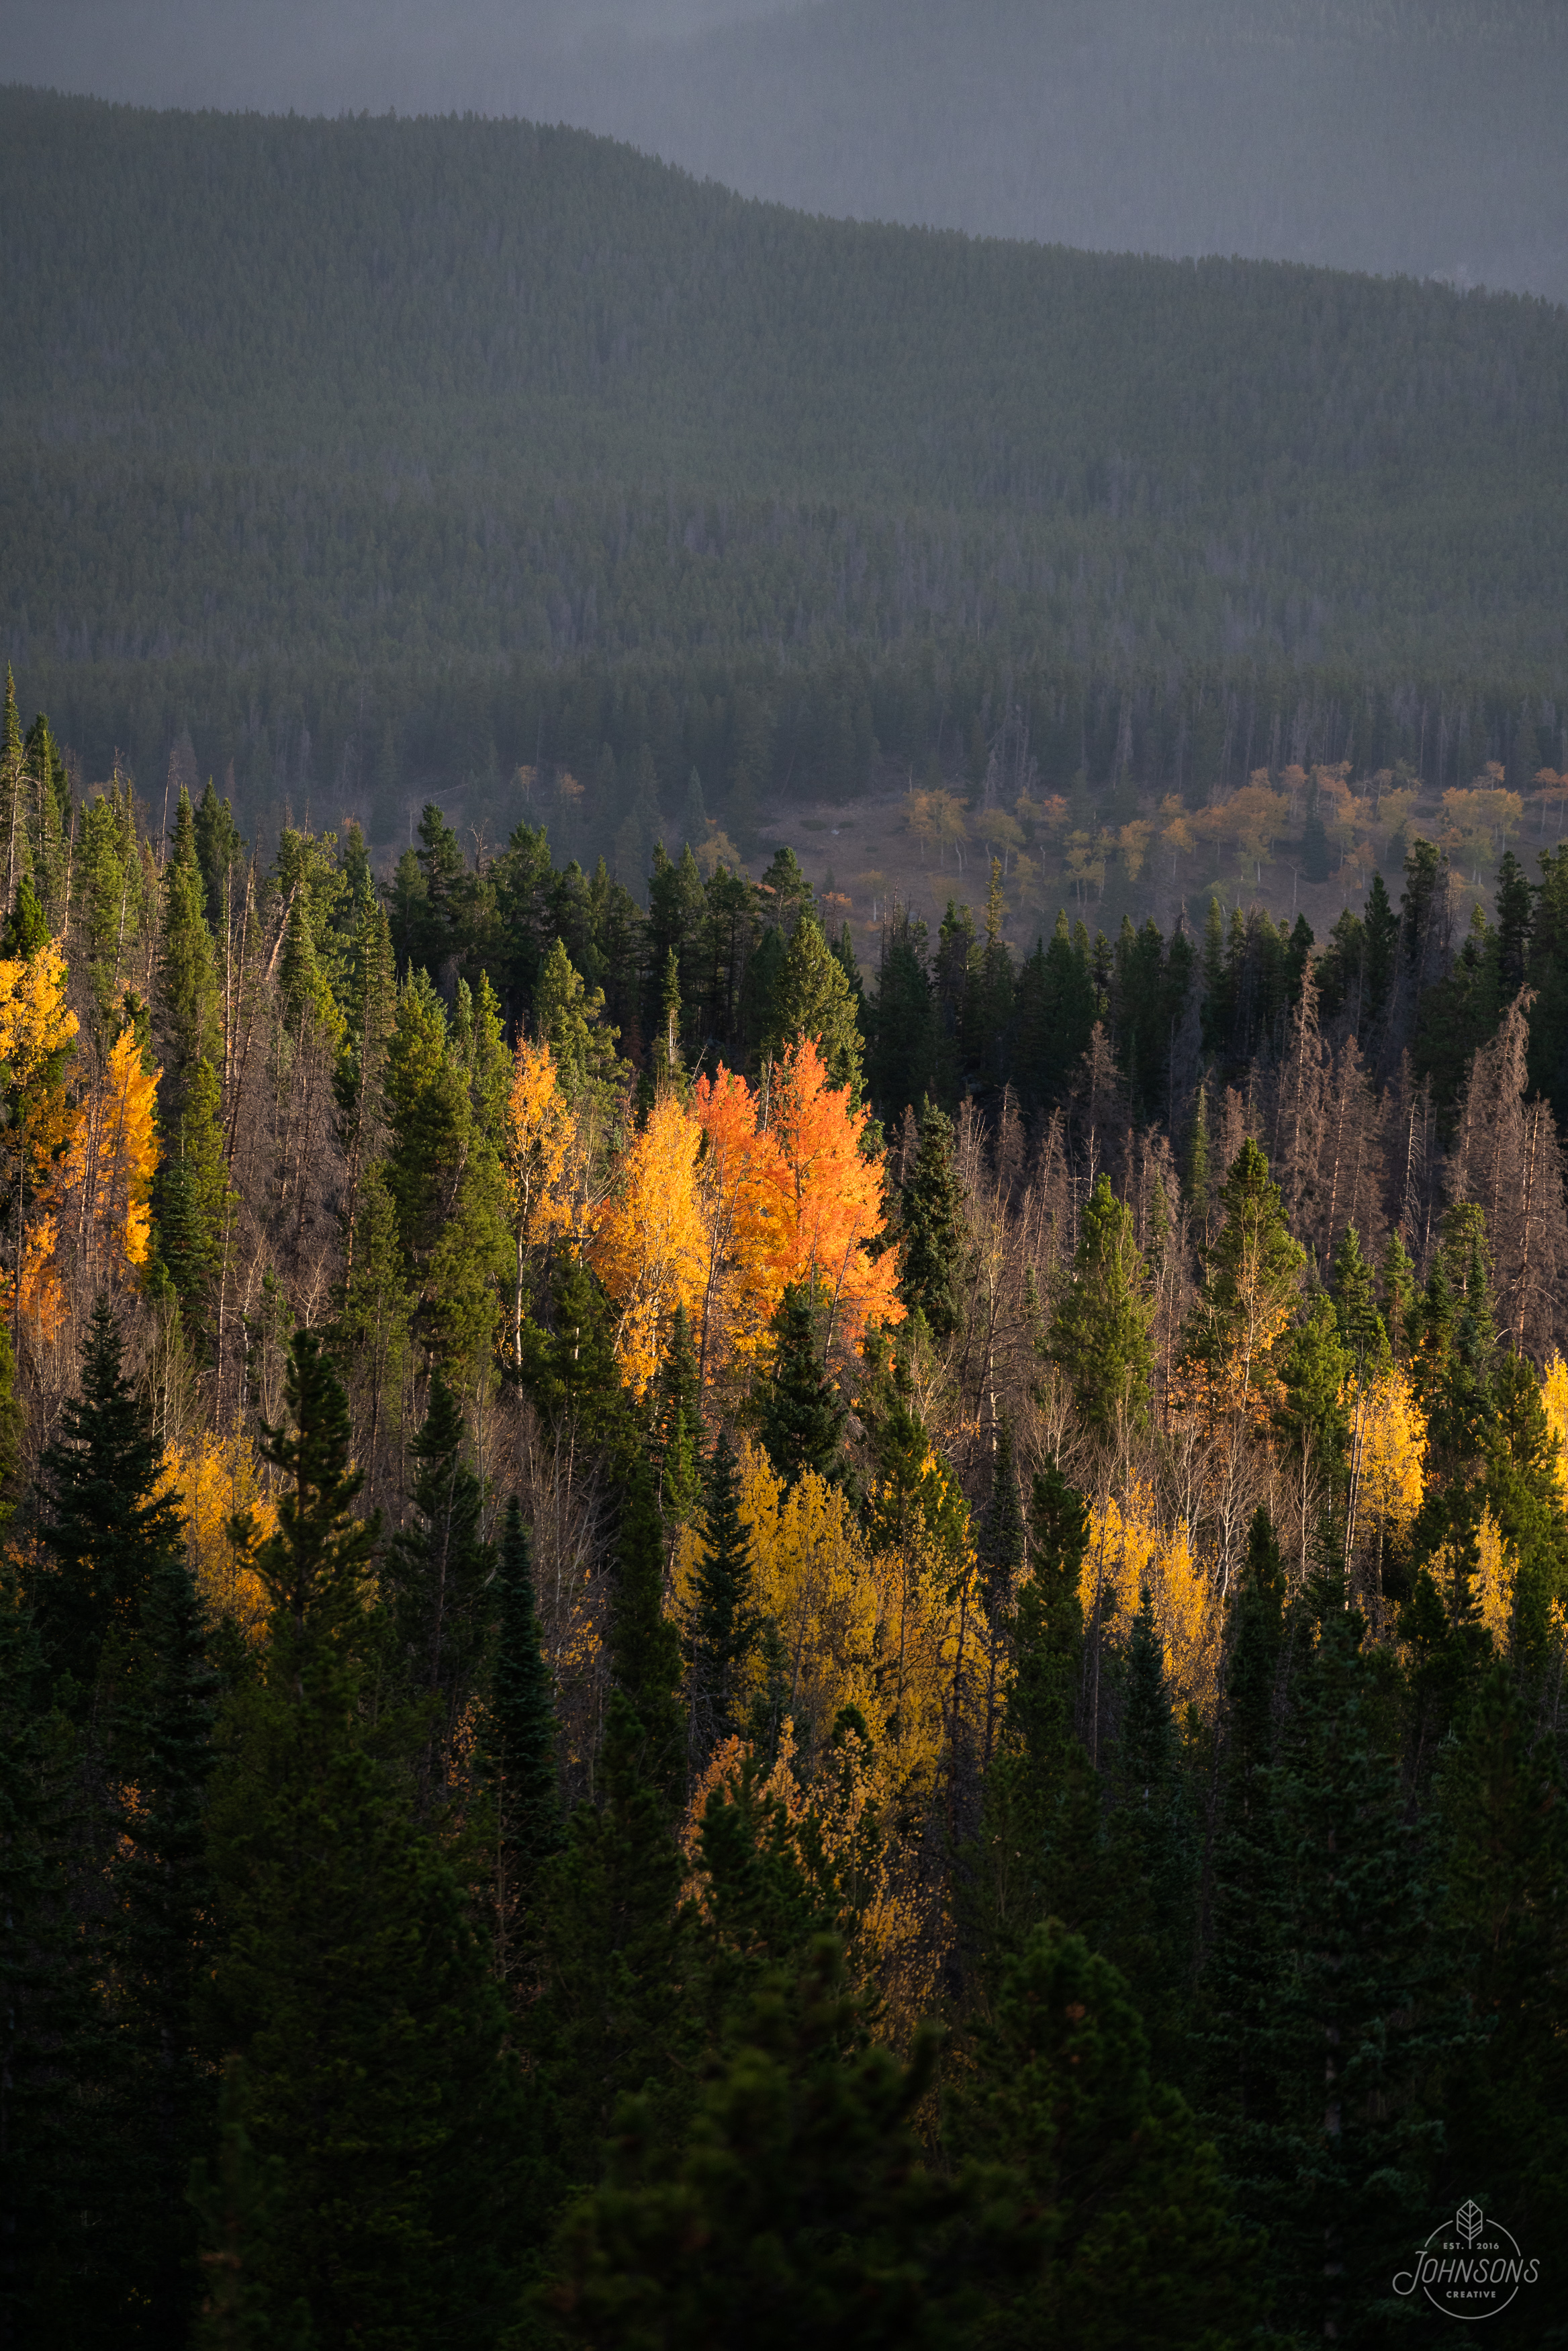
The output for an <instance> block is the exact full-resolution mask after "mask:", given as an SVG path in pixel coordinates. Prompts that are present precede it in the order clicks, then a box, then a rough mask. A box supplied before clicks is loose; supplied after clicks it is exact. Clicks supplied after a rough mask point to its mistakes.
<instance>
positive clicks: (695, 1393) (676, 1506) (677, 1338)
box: [650, 1301, 702, 1527]
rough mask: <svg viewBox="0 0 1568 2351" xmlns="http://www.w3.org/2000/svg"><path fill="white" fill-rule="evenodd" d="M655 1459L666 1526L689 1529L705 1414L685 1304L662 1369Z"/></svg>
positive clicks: (673, 1321)
mask: <svg viewBox="0 0 1568 2351" xmlns="http://www.w3.org/2000/svg"><path fill="white" fill-rule="evenodd" d="M650 1458H651V1460H652V1464H653V1468H654V1473H655V1475H656V1477H657V1478H658V1480H659V1509H660V1510H661V1511H662V1512H663V1515H664V1520H665V1524H666V1525H667V1526H670V1527H682V1526H687V1525H689V1524H690V1522H691V1518H692V1516H693V1514H694V1512H695V1511H696V1509H697V1506H698V1503H699V1502H700V1500H701V1493H702V1415H701V1391H700V1386H699V1382H698V1376H697V1350H696V1348H695V1346H694V1345H693V1344H692V1340H691V1318H690V1316H689V1315H688V1314H687V1311H686V1307H685V1303H684V1301H677V1303H676V1308H675V1312H674V1314H673V1315H672V1316H671V1318H670V1343H669V1345H668V1347H667V1348H666V1349H665V1353H664V1361H663V1362H662V1364H660V1365H659V1378H658V1382H657V1384H656V1386H655V1390H654V1396H653V1432H652V1445H651V1449H650Z"/></svg>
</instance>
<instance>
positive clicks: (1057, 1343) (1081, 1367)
mask: <svg viewBox="0 0 1568 2351" xmlns="http://www.w3.org/2000/svg"><path fill="white" fill-rule="evenodd" d="M1153 1325H1154V1292H1153V1288H1152V1286H1151V1284H1150V1281H1149V1278H1148V1269H1147V1266H1146V1265H1145V1263H1144V1261H1143V1257H1142V1254H1141V1252H1140V1251H1139V1249H1138V1247H1137V1240H1136V1238H1135V1237H1134V1227H1133V1217H1132V1211H1131V1210H1130V1209H1129V1208H1127V1207H1126V1206H1125V1205H1124V1204H1123V1203H1122V1202H1121V1201H1120V1200H1118V1199H1116V1197H1115V1196H1114V1195H1113V1193H1112V1191H1111V1186H1110V1179H1109V1178H1108V1176H1105V1175H1102V1176H1101V1177H1100V1178H1099V1180H1098V1182H1097V1183H1096V1186H1095V1188H1094V1190H1093V1192H1092V1193H1091V1194H1090V1196H1089V1197H1088V1200H1087V1201H1086V1202H1085V1207H1084V1222H1083V1238H1081V1239H1080V1241H1079V1243H1078V1249H1077V1254H1076V1256H1075V1259H1074V1260H1073V1275H1072V1280H1071V1281H1070V1283H1069V1284H1068V1286H1067V1288H1066V1289H1065V1290H1064V1292H1063V1294H1062V1299H1061V1301H1060V1303H1059V1305H1058V1306H1057V1309H1056V1311H1055V1314H1054V1316H1053V1318H1052V1322H1051V1330H1050V1335H1049V1337H1048V1339H1047V1341H1046V1349H1045V1352H1046V1353H1047V1354H1048V1355H1049V1356H1050V1357H1051V1359H1052V1361H1053V1362H1054V1363H1055V1364H1057V1366H1058V1367H1059V1369H1060V1370H1061V1372H1062V1374H1063V1376H1064V1379H1065V1380H1066V1382H1067V1384H1068V1386H1069V1387H1070V1388H1071V1389H1072V1392H1073V1400H1074V1403H1075V1406H1076V1408H1077V1413H1078V1416H1079V1418H1080V1419H1081V1420H1082V1421H1083V1423H1084V1424H1085V1426H1086V1427H1087V1428H1089V1429H1091V1430H1092V1431H1093V1432H1094V1434H1095V1435H1096V1436H1097V1437H1113V1436H1114V1435H1115V1434H1116V1430H1117V1429H1118V1428H1119V1427H1121V1426H1123V1425H1124V1424H1125V1425H1126V1426H1128V1427H1140V1426H1143V1425H1144V1424H1145V1423H1146V1422H1147V1417H1148V1390H1149V1381H1150V1378H1151V1376H1152V1374H1153V1371H1154V1341H1153V1337H1152V1335H1151V1333H1152V1330H1153Z"/></svg>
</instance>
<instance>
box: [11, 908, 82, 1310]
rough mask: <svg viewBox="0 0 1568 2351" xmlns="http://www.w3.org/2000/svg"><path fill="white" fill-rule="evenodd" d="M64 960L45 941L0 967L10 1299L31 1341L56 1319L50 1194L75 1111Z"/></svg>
mask: <svg viewBox="0 0 1568 2351" xmlns="http://www.w3.org/2000/svg"><path fill="white" fill-rule="evenodd" d="M65 996H66V967H65V958H64V956H62V955H61V952H60V948H59V946H58V943H57V941H56V940H54V939H50V940H48V941H47V943H46V944H45V945H44V946H41V947H40V948H39V949H38V950H37V952H36V954H35V955H32V956H27V957H26V958H25V959H18V960H16V961H13V960H11V959H10V958H6V959H5V960H4V961H0V1064H3V1068H0V1082H3V1084H4V1088H5V1097H6V1102H7V1106H8V1109H9V1113H10V1115H9V1118H8V1120H7V1122H6V1129H5V1156H6V1159H7V1161H8V1163H9V1169H8V1172H9V1176H10V1183H11V1187H12V1202H11V1215H12V1231H13V1260H12V1261H13V1264H14V1266H15V1267H16V1288H15V1290H14V1291H13V1301H14V1304H15V1307H16V1311H17V1312H18V1314H19V1315H20V1316H21V1317H22V1318H23V1319H24V1320H25V1321H26V1322H27V1324H28V1326H29V1328H30V1329H32V1330H33V1331H34V1332H36V1334H37V1335H38V1336H40V1337H42V1338H45V1339H48V1338H52V1337H53V1336H54V1335H55V1333H56V1332H57V1330H58V1328H59V1325H60V1322H61V1321H62V1319H63V1315H64V1298H63V1292H62V1290H61V1287H60V1282H59V1277H58V1274H57V1270H56V1264H55V1258H56V1251H57V1239H58V1213H57V1195H58V1191H59V1186H60V1179H61V1175H62V1169H63V1166H68V1164H69V1155H70V1147H71V1144H72V1142H73V1139H74V1136H75V1134H76V1132H77V1129H78V1122H79V1113H78V1111H77V1109H76V1107H75V1105H74V1104H73V1103H72V1102H70V1100H69V1098H68V1096H67V1092H66V1087H65V1070H66V1063H67V1057H68V1055H69V1053H70V1050H71V1048H72V1045H73V1043H74V1041H75V1039H76V1035H77V1030H78V1020H77V1016H76V1014H75V1013H74V1012H72V1011H70V1010H68V1009H67V1005H66V1000H65Z"/></svg>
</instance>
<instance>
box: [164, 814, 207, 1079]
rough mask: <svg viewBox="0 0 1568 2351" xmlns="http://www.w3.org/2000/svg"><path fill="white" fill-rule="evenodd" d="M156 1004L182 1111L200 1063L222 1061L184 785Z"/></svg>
mask: <svg viewBox="0 0 1568 2351" xmlns="http://www.w3.org/2000/svg"><path fill="white" fill-rule="evenodd" d="M157 1008H158V1018H159V1026H160V1030H161V1037H162V1040H163V1046H164V1050H165V1053H166V1054H167V1056H168V1061H167V1069H168V1075H167V1078H166V1080H165V1093H164V1104H165V1109H166V1111H172V1112H174V1113H178V1111H179V1109H180V1108H181V1106H182V1104H183V1102H184V1099H185V1092H186V1089H187V1087H188V1086H189V1084H190V1082H191V1079H192V1075H193V1074H194V1072H195V1069H196V1065H197V1063H198V1062H199V1061H207V1062H209V1063H211V1064H212V1065H213V1067H217V1066H218V1065H219V1064H220V1062H221V1060H222V1040H221V1038H220V1036H219V1029H218V1014H219V991H218V975H217V967H216V965H215V963H214V960H213V940H212V934H211V933H210V932H209V930H208V928H207V885H206V883H205V881H204V879H203V877H202V864H201V859H200V857H199V855H198V853H197V847H196V820H195V817H194V814H193V813H192V807H191V795H190V793H189V792H188V791H187V790H186V789H185V787H184V785H183V784H182V786H181V787H180V806H179V810H178V813H177V814H176V817H175V820H174V847H173V853H172V855H171V857H170V860H169V862H168V864H167V866H166V867H165V868H164V872H163V904H162V911H161V921H160V928H159V942H158V987H157Z"/></svg>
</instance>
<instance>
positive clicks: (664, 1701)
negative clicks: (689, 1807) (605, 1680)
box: [609, 1452, 686, 1805]
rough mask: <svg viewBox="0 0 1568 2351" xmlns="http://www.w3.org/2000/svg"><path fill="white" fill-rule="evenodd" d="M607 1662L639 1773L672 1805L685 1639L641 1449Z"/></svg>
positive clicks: (626, 1481) (628, 1476)
mask: <svg viewBox="0 0 1568 2351" xmlns="http://www.w3.org/2000/svg"><path fill="white" fill-rule="evenodd" d="M609 1663H610V1674H611V1677H612V1678H613V1680H614V1682H615V1684H616V1686H617V1687H618V1689H619V1690H620V1691H621V1692H622V1694H623V1695H624V1697H625V1698H626V1700H627V1703H628V1708H629V1710H630V1717H631V1719H633V1720H634V1721H635V1723H636V1725H637V1729H638V1736H639V1741H640V1744H639V1747H638V1750H637V1763H636V1768H637V1771H638V1772H639V1776H640V1778H641V1779H642V1781H643V1782H644V1783H645V1784H646V1785H647V1787H648V1788H649V1790H650V1791H651V1792H654V1793H656V1794H657V1795H658V1796H659V1799H660V1800H661V1801H662V1802H665V1803H667V1804H671V1805H673V1804H674V1802H676V1801H677V1798H678V1794H679V1791H680V1787H681V1784H682V1782H683V1779H684V1766H685V1747H686V1738H685V1731H686V1724H685V1719H684V1712H683V1709H682V1707H681V1704H680V1633H679V1631H678V1629H677V1627H676V1625H674V1624H673V1623H672V1622H671V1620H670V1617H668V1616H667V1615H666V1614H665V1613H664V1541H663V1531H662V1529H661V1528H660V1525H659V1505H658V1502H657V1500H656V1499H655V1496H654V1490H653V1473H652V1471H651V1470H650V1469H649V1466H648V1462H647V1459H646V1457H645V1456H644V1455H643V1454H642V1453H640V1452H639V1453H637V1454H634V1455H633V1456H632V1458H631V1459H630V1461H629V1462H628V1464H627V1465H626V1466H625V1468H624V1470H623V1472H622V1492H621V1518H620V1533H619V1538H618V1542H617V1545H616V1574H615V1592H614V1597H613V1599H612V1601H611V1604H610V1630H609ZM628 1736H629V1725H628Z"/></svg>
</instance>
